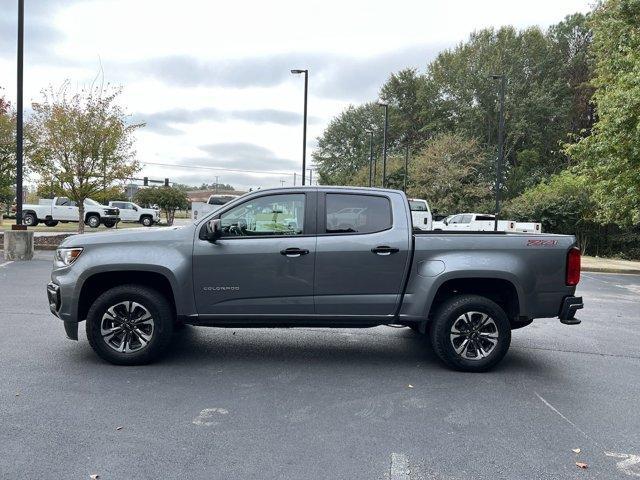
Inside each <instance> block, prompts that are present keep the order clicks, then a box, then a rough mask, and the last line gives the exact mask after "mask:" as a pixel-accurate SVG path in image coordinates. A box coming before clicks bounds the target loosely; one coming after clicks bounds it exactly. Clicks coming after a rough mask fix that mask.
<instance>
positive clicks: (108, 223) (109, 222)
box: [104, 220, 116, 228]
mask: <svg viewBox="0 0 640 480" xmlns="http://www.w3.org/2000/svg"><path fill="white" fill-rule="evenodd" d="M104 226H105V227H107V228H113V227H115V226H116V222H115V221H113V220H105V222H104Z"/></svg>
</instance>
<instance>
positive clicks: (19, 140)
mask: <svg viewBox="0 0 640 480" xmlns="http://www.w3.org/2000/svg"><path fill="white" fill-rule="evenodd" d="M17 74H18V75H17V77H18V78H17V80H18V85H17V102H16V103H17V105H16V107H17V112H16V224H15V225H12V226H11V229H12V230H25V229H26V226H24V225H22V196H23V193H22V165H23V158H22V157H23V150H22V145H23V125H24V118H23V109H24V106H23V98H24V0H18V71H17Z"/></svg>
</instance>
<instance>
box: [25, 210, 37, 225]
mask: <svg viewBox="0 0 640 480" xmlns="http://www.w3.org/2000/svg"><path fill="white" fill-rule="evenodd" d="M22 223H24V224H25V225H26V226H27V227H35V226H36V225H38V217H36V215H35V214H34V213H31V212H27V213H25V214H24V217H22Z"/></svg>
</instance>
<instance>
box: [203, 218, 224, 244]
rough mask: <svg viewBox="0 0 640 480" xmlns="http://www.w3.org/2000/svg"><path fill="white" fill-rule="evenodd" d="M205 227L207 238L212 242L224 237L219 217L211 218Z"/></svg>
mask: <svg viewBox="0 0 640 480" xmlns="http://www.w3.org/2000/svg"><path fill="white" fill-rule="evenodd" d="M205 228H206V230H207V240H209V241H210V242H212V243H216V240H218V239H219V238H220V237H222V228H221V227H220V219H219V218H214V219H213V220H209V221H208V222H207V226H206V227H205Z"/></svg>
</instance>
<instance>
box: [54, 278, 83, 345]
mask: <svg viewBox="0 0 640 480" xmlns="http://www.w3.org/2000/svg"><path fill="white" fill-rule="evenodd" d="M47 299H48V300H49V310H51V313H53V314H54V315H55V316H56V317H58V318H60V303H61V302H60V286H59V285H57V284H55V283H53V282H49V283H48V284H47ZM63 323H64V331H65V333H66V334H67V338H70V339H71V340H78V323H77V322H68V321H66V320H64V321H63Z"/></svg>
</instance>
